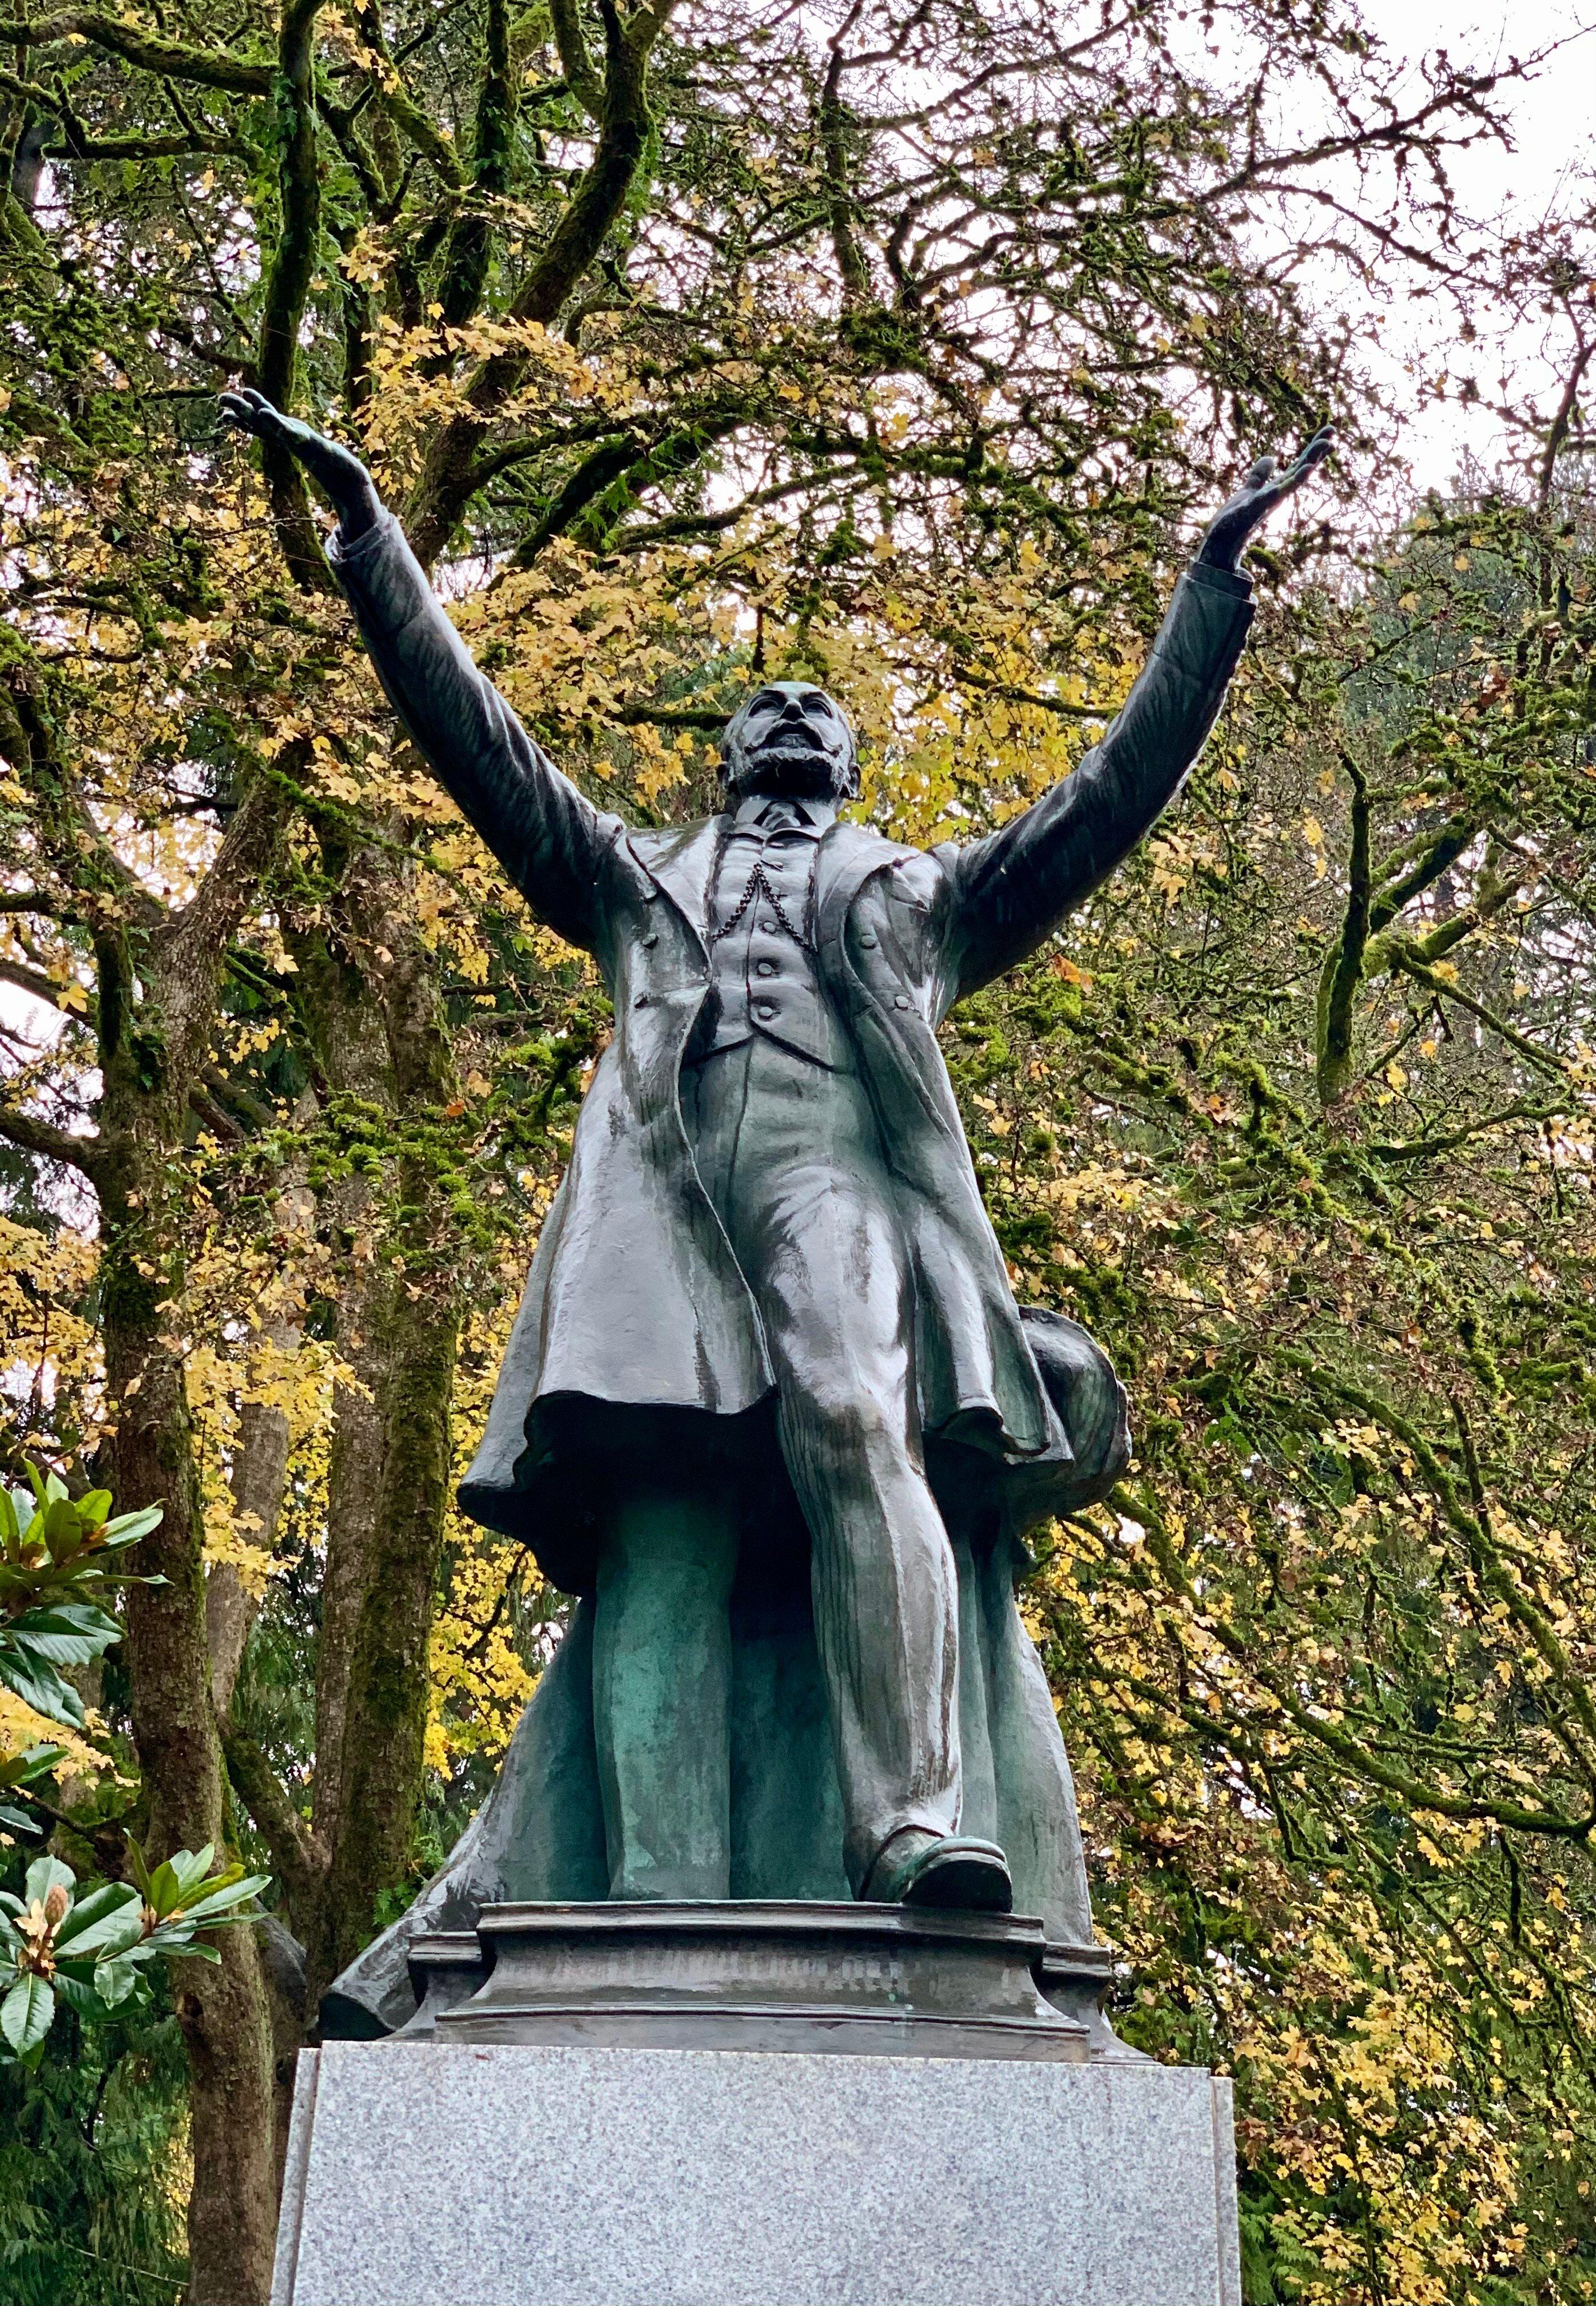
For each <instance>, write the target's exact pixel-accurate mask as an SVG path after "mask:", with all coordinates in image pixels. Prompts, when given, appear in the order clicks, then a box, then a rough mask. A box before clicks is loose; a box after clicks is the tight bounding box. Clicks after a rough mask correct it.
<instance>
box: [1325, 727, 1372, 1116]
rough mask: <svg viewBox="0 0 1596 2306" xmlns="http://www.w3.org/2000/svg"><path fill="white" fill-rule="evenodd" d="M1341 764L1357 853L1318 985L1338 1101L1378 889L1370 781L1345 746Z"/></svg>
mask: <svg viewBox="0 0 1596 2306" xmlns="http://www.w3.org/2000/svg"><path fill="white" fill-rule="evenodd" d="M1339 751H1340V754H1341V765H1342V767H1343V768H1344V770H1345V771H1346V773H1347V775H1348V776H1349V777H1350V778H1351V779H1352V783H1353V810H1352V816H1353V824H1352V833H1353V838H1352V852H1351V855H1350V856H1349V858H1348V859H1347V898H1346V912H1345V914H1344V917H1343V919H1342V924H1341V934H1340V935H1339V936H1338V937H1337V938H1336V942H1335V944H1333V945H1332V946H1331V948H1330V950H1329V952H1327V954H1326V956H1325V965H1324V969H1322V971H1321V972H1320V976H1319V1020H1318V1023H1319V1032H1318V1039H1319V1102H1320V1104H1321V1105H1327V1106H1328V1105H1334V1104H1335V1102H1336V1098H1337V1097H1340V1095H1341V1094H1342V1092H1343V1090H1344V1089H1345V1087H1346V1082H1347V1075H1348V1074H1349V1072H1351V1070H1352V1062H1353V1002H1354V1000H1355V999H1356V998H1357V992H1358V986H1359V985H1360V984H1361V981H1362V977H1363V958H1364V951H1365V948H1366V946H1367V945H1368V943H1369V915H1370V902H1371V900H1372V895H1373V891H1372V888H1371V884H1370V868H1369V781H1368V779H1367V778H1366V777H1365V776H1364V774H1363V772H1362V770H1361V768H1360V767H1359V765H1358V764H1357V762H1356V761H1355V760H1353V756H1352V755H1351V754H1350V753H1349V752H1348V751H1347V749H1346V747H1345V746H1344V745H1343V746H1341V747H1339Z"/></svg>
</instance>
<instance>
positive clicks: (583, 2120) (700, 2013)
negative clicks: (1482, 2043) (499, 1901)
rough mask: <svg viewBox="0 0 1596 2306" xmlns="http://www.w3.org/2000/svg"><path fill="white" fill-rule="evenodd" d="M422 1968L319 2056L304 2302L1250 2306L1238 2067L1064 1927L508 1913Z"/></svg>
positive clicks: (987, 1921) (285, 2251)
mask: <svg viewBox="0 0 1596 2306" xmlns="http://www.w3.org/2000/svg"><path fill="white" fill-rule="evenodd" d="M413 1965H414V1972H415V1981H416V1985H417V1987H418V1990H419V1991H420V1993H421V1994H422V2008H421V2010H420V2011H418V2013H417V2016H416V2019H415V2020H414V2022H413V2024H412V2026H411V2027H410V2028H407V2029H406V2031H405V2034H403V2035H399V2036H396V2037H392V2038H391V2039H390V2040H388V2041H384V2042H335V2043H329V2044H328V2045H327V2046H324V2047H323V2048H322V2049H320V2051H306V2052H304V2053H303V2054H302V2056H301V2059H300V2068H299V2075H298V2080H297V2084H296V2090H295V2098H294V2124H293V2133H292V2138H291V2141H290V2146H289V2154H288V2168H287V2173H286V2183H285V2189H284V2199H283V2213H282V2223H281V2227H280V2230H279V2233H278V2242H277V2278H276V2284H275V2286H274V2290H273V2293H272V2294H273V2306H1240V2300H1241V2288H1240V2280H1239V2274H1238V2268H1237V2257H1236V2216H1235V2192H1234V2162H1233V2147H1232V2142H1231V2134H1230V2088H1229V2084H1228V2083H1226V2082H1223V2081H1217V2080H1214V2079H1213V2078H1211V2077H1210V2076H1209V2075H1208V2073H1206V2072H1204V2071H1198V2070H1192V2069H1174V2068H1170V2067H1165V2066H1159V2065H1156V2064H1155V2063H1152V2062H1151V2061H1150V2060H1147V2059H1142V2058H1138V2057H1137V2056H1135V2055H1134V2054H1132V2053H1129V2052H1122V2051H1121V2050H1120V2049H1119V2046H1117V2045H1116V2044H1114V2037H1112V2035H1109V2034H1107V2033H1106V2030H1105V2029H1104V2028H1101V2025H1100V2021H1099V2020H1097V2011H1096V1998H1097V1995H1098V1994H1100V1992H1101V1986H1102V1979H1103V1974H1104V1970H1105V1956H1104V1954H1103V1953H1102V1952H1101V1950H1099V1949H1096V1948H1076V1949H1065V1948H1052V1949H1049V1948H1046V1947H1045V1946H1044V1944H1043V1942H1042V1931H1041V1926H1040V1925H1039V1924H1037V1923H1033V1922H1027V1921H1024V1920H1022V1919H1019V1918H1012V1917H995V1916H994V1917H987V1916H976V1915H965V1916H952V1915H935V1914H916V1913H913V1912H911V1911H909V1910H906V1909H901V1908H894V1907H868V1906H851V1907H850V1906H829V1907H827V1906H808V1907H805V1906H785V1905H775V1904H772V1905H764V1906H761V1905H752V1906H719V1907H717V1906H711V1905H704V1906H696V1907H695V1906H685V1907H639V1906H619V1905H608V1906H587V1907H569V1906H568V1907H498V1908H491V1909H489V1910H488V1911H487V1912H486V1913H485V1914H484V1915H483V1917H482V1924H481V1926H480V1928H479V1930H478V1931H477V1932H476V1933H472V1934H465V1933H462V1934H457V1935H446V1936H440V1937H436V1938H431V1939H422V1940H419V1941H418V1942H417V1943H416V1945H415V1947H414V1950H413ZM1038 1984H1040V1986H1042V1987H1045V1988H1046V1993H1044V1992H1042V1991H1039V1990H1038ZM1094 2027H1096V2030H1097V2041H1096V2043H1095V2044H1094V2041H1093V2031H1094ZM1094 2050H1096V2051H1097V2052H1098V2053H1099V2054H1093V2052H1094ZM1103 2051H1106V2052H1107V2054H1100V2053H1101V2052H1103ZM839 2053H842V2054H839Z"/></svg>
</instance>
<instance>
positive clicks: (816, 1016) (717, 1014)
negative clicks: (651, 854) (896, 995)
mask: <svg viewBox="0 0 1596 2306" xmlns="http://www.w3.org/2000/svg"><path fill="white" fill-rule="evenodd" d="M751 836H752V837H751ZM819 846H820V843H819V841H816V840H815V839H813V838H806V837H799V836H794V835H791V834H789V836H788V837H787V838H785V839H783V838H782V837H781V833H779V832H778V833H762V829H761V828H760V827H758V826H752V827H739V828H738V830H737V831H736V832H735V833H733V834H732V835H731V836H730V839H729V841H728V842H727V846H726V850H725V854H724V855H723V856H722V858H721V866H720V870H719V872H718V874H717V875H716V878H715V884H714V891H713V900H712V903H711V908H710V963H711V972H712V973H711V995H710V999H709V1001H708V1002H707V1003H706V1004H705V1005H704V1016H703V1019H702V1021H701V1023H700V1028H699V1031H698V1033H697V1034H696V1036H695V1044H694V1047H693V1048H692V1050H691V1051H690V1053H689V1060H688V1061H689V1063H692V1062H695V1061H696V1060H699V1059H701V1058H703V1057H706V1056H709V1055H713V1052H714V1051H715V1050H717V1049H729V1048H735V1047H736V1046H737V1045H738V1042H740V1041H747V1040H750V1039H752V1038H753V1037H754V1036H755V1034H763V1035H764V1037H765V1038H767V1039H770V1040H772V1041H777V1042H780V1043H781V1046H783V1047H784V1048H789V1049H795V1050H797V1051H798V1055H800V1056H805V1057H808V1058H810V1059H812V1060H813V1062H814V1063H815V1064H819V1065H825V1066H827V1067H828V1068H829V1069H830V1070H831V1071H832V1072H852V1070H853V1062H854V1061H853V1051H852V1048H851V1046H850V1045H849V1038H848V1032H847V1029H846V1028H845V1027H844V1025H843V1024H842V1022H841V1019H840V1018H838V1017H837V1016H836V1015H835V1014H834V1012H833V1011H832V1005H831V1003H830V1002H829V1001H828V1000H827V998H826V995H825V992H824V987H823V986H822V985H821V981H820V976H819V972H818V971H817V969H816V968H815V952H814V949H813V946H812V945H811V944H810V941H809V940H810V935H811V921H810V914H811V904H810V898H811V893H812V891H813V887H814V882H815V852H816V850H818V848H819Z"/></svg>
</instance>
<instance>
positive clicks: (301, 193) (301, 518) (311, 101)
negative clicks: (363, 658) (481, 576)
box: [257, 0, 332, 592]
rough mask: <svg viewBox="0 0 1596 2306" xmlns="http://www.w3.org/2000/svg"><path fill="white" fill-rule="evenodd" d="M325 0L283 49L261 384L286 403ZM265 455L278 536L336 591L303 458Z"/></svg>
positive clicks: (312, 223)
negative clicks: (276, 220)
mask: <svg viewBox="0 0 1596 2306" xmlns="http://www.w3.org/2000/svg"><path fill="white" fill-rule="evenodd" d="M320 5H321V0H289V4H288V5H287V6H286V7H285V9H284V11H283V21H282V30H281V35H280V38H279V42H278V49H277V70H278V88H279V98H278V112H279V119H280V124H281V133H282V137H283V151H282V159H281V162H280V164H279V166H278V169H277V190H278V196H279V199H280V201H281V204H282V226H281V230H280V231H279V233H278V235H277V247H276V248H275V250H274V251H273V252H272V259H271V268H270V270H269V272H268V274H267V279H266V296H265V302H264V306H263V309H262V312H261V315H260V357H259V360H258V362H257V369H258V372H259V374H260V389H261V391H262V392H263V393H264V394H265V395H266V397H267V398H268V400H272V401H275V402H276V403H277V406H278V407H279V408H284V409H286V408H291V407H292V406H293V405H294V373H295V371H296V369H297V366H298V352H299V325H300V321H301V320H302V319H303V315H304V308H305V300H306V298H307V297H308V295H310V288H311V277H312V272H313V271H314V269H315V264H316V251H317V247H318V245H319V243H320V235H321V171H320V160H319V156H318V153H317V149H316V105H315V90H314V84H313V82H314V74H313V65H314V61H315V55H314V51H315V30H316V16H317V13H318V11H319V9H320ZM262 445H263V455H262V463H263V465H264V467H265V473H266V485H267V490H268V492H269V496H270V498H271V512H272V519H273V522H274V524H275V525H276V528H277V542H279V544H280V545H281V547H282V550H283V557H284V559H286V561H287V563H288V567H289V570H290V572H291V574H292V575H293V577H294V582H295V584H297V585H303V588H304V589H305V591H307V592H328V591H329V590H330V589H331V586H332V577H331V576H330V574H329V570H328V567H327V562H326V559H325V558H324V557H323V554H322V551H321V544H320V539H319V537H318V536H317V534H316V526H315V523H314V522H313V521H312V518H311V505H310V499H309V498H308V497H307V495H306V494H305V485H304V481H303V476H302V474H301V473H300V469H299V466H298V465H297V464H296V463H295V462H294V458H293V457H291V456H290V455H289V454H288V453H287V451H286V449H285V448H282V447H281V446H280V444H278V443H277V442H276V441H274V440H266V441H265V442H264V443H263V444H262Z"/></svg>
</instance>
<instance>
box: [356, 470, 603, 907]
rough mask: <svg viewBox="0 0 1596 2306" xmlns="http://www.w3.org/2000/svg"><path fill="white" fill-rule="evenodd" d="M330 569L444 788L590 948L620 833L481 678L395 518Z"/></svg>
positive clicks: (523, 886)
mask: <svg viewBox="0 0 1596 2306" xmlns="http://www.w3.org/2000/svg"><path fill="white" fill-rule="evenodd" d="M328 557H329V559H330V560H331V562H332V565H333V568H334V569H335V570H336V572H337V578H338V582H339V584H340V585H342V586H343V589H344V593H345V594H346V598H347V600H348V602H349V605H350V607H351V608H352V609H353V610H354V618H355V622H356V623H357V624H358V625H359V627H360V629H361V635H362V637H363V639H364V641H365V644H366V647H367V649H368V650H369V651H370V652H371V662H372V663H373V664H374V665H375V666H376V668H377V672H378V677H379V679H380V680H381V682H382V686H383V688H385V689H386V690H387V692H388V701H389V703H390V704H391V705H392V706H393V708H394V710H395V712H396V713H397V714H398V716H399V718H400V720H401V721H402V722H404V724H405V729H406V730H408V731H409V733H410V735H411V737H412V738H413V739H414V741H415V744H416V745H417V747H419V749H420V750H421V752H422V754H423V755H424V756H425V758H426V760H427V762H428V764H429V765H430V766H431V769H432V771H433V773H435V775H436V776H437V777H438V779H439V781H440V783H441V784H442V785H443V786H444V787H445V789H446V790H448V793H449V794H450V795H451V796H452V798H453V799H455V800H456V801H457V803H458V805H459V807H460V808H461V809H462V811H463V812H464V813H465V816H467V817H468V818H469V819H470V821H471V823H472V824H474V826H475V828H476V830H477V831H478V833H481V834H482V839H483V840H484V841H486V842H487V844H488V846H489V848H490V849H491V850H492V851H493V854H494V855H495V857H497V858H498V859H499V863H500V864H501V865H502V866H503V867H504V869H505V871H506V872H507V873H508V875H509V876H510V879H511V880H512V881H513V882H514V883H515V884H516V887H517V888H518V889H519V890H520V891H521V893H522V894H523V896H525V899H526V900H527V901H528V903H529V904H530V905H531V906H532V908H533V910H534V911H535V912H536V913H537V914H539V915H540V917H541V918H542V919H543V920H545V921H547V923H548V924H549V927H550V928H551V929H554V930H556V931H557V932H558V933H559V935H561V936H562V937H565V938H567V939H568V941H569V942H570V943H571V944H579V945H585V946H589V947H591V946H592V944H593V942H594V935H595V927H596V924H595V921H594V918H593V916H594V905H595V881H596V877H597V869H598V866H599V861H600V858H601V857H602V852H603V851H604V850H605V849H607V848H608V847H609V845H610V842H611V841H613V840H614V838H615V835H616V834H617V833H618V832H619V829H620V827H619V819H616V818H613V817H609V816H602V815H601V814H600V812H599V811H598V810H597V809H595V808H594V807H593V804H592V803H591V802H590V801H588V800H585V799H584V798H583V796H582V795H581V794H580V793H579V792H578V791H577V790H576V786H575V785H574V784H572V783H571V781H570V780H569V779H568V777H563V776H561V774H560V773H559V770H558V769H557V768H556V767H555V766H554V764H553V763H552V762H551V761H550V759H549V757H548V756H547V755H546V754H545V753H544V752H543V751H542V748H541V747H539V746H537V745H535V744H533V740H532V739H531V738H530V737H529V736H528V735H527V733H526V731H525V729H523V727H522V726H521V723H520V722H519V721H518V720H517V719H516V715H515V714H514V713H512V712H511V710H510V708H509V706H508V705H507V704H506V703H505V701H504V699H503V697H502V696H500V695H499V691H498V690H497V689H496V688H494V686H493V684H492V682H491V680H490V679H488V678H487V676H486V675H485V674H484V673H482V672H479V671H478V670H477V668H476V666H475V665H474V663H473V662H472V661H471V654H470V652H469V651H468V650H467V648H466V646H465V642H464V641H463V640H462V639H461V638H460V636H459V634H458V633H457V631H456V630H455V628H454V627H453V625H451V624H450V622H449V620H448V617H447V616H446V615H445V614H444V611H443V604H442V602H440V600H439V598H438V595H437V594H435V593H434V592H433V590H432V587H431V585H430V584H429V583H428V581H427V577H426V574H425V571H424V570H423V569H422V566H421V563H420V562H419V561H418V560H417V559H416V557H415V555H414V552H412V551H411V550H410V547H409V545H408V544H407V543H406V542H405V534H404V531H403V530H402V529H401V528H400V526H399V524H398V522H397V520H396V519H395V518H394V517H393V515H392V513H390V512H384V514H383V515H382V517H381V518H380V520H379V521H378V522H377V524H376V525H375V526H374V527H372V528H370V529H367V530H366V531H365V533H364V534H363V535H361V536H358V537H356V538H355V539H354V542H353V543H346V542H343V540H342V539H341V538H340V537H337V536H335V537H334V538H333V540H332V542H331V544H330V546H329V556H328Z"/></svg>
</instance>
